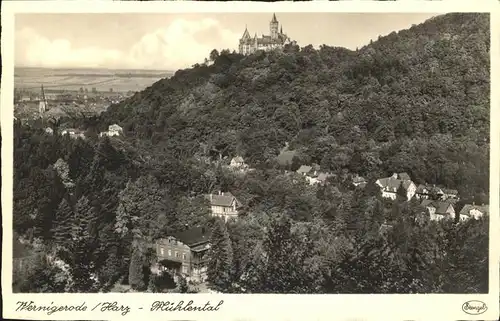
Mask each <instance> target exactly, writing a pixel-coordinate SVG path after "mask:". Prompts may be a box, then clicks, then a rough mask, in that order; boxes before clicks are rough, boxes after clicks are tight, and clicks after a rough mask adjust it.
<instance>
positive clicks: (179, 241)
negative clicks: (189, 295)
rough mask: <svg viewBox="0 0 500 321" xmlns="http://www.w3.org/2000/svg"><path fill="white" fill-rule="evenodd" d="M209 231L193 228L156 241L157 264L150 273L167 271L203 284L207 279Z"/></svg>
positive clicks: (202, 228)
mask: <svg viewBox="0 0 500 321" xmlns="http://www.w3.org/2000/svg"><path fill="white" fill-rule="evenodd" d="M210 235H211V233H210V231H209V230H208V229H207V228H205V227H194V228H190V229H186V230H184V231H182V232H180V233H177V234H175V235H172V236H167V237H166V238H161V239H158V240H156V243H155V252H156V256H157V263H156V264H155V265H153V267H152V272H153V273H157V274H158V273H160V272H162V271H165V270H166V271H169V272H171V273H172V274H173V276H174V278H175V277H176V276H179V275H182V276H184V277H185V278H186V279H187V280H189V281H194V282H204V281H205V280H206V278H207V255H206V253H207V251H208V249H209V248H210Z"/></svg>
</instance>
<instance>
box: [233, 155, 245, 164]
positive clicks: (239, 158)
mask: <svg viewBox="0 0 500 321" xmlns="http://www.w3.org/2000/svg"><path fill="white" fill-rule="evenodd" d="M231 162H235V163H243V162H244V161H243V157H241V156H236V157H233V159H231Z"/></svg>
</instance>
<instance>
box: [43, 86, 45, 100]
mask: <svg viewBox="0 0 500 321" xmlns="http://www.w3.org/2000/svg"><path fill="white" fill-rule="evenodd" d="M42 100H43V101H45V91H44V90H43V85H42Z"/></svg>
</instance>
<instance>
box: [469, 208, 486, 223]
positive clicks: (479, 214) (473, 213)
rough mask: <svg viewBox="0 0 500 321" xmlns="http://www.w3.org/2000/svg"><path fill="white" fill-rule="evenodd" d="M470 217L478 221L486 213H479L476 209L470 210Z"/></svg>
mask: <svg viewBox="0 0 500 321" xmlns="http://www.w3.org/2000/svg"><path fill="white" fill-rule="evenodd" d="M469 215H470V216H471V217H473V218H474V219H476V220H477V219H479V218H480V217H482V216H483V215H484V213H483V212H481V211H479V210H478V209H475V208H474V209H472V210H470V211H469Z"/></svg>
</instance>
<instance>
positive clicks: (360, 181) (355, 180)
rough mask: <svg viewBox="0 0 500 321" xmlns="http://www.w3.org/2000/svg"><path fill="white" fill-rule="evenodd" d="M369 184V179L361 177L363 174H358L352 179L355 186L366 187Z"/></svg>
mask: <svg viewBox="0 0 500 321" xmlns="http://www.w3.org/2000/svg"><path fill="white" fill-rule="evenodd" d="M366 184H367V181H366V179H365V178H364V177H361V176H358V175H356V176H355V177H353V179H352V185H354V186H355V187H358V186H359V187H361V188H363V187H365V186H366Z"/></svg>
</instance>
